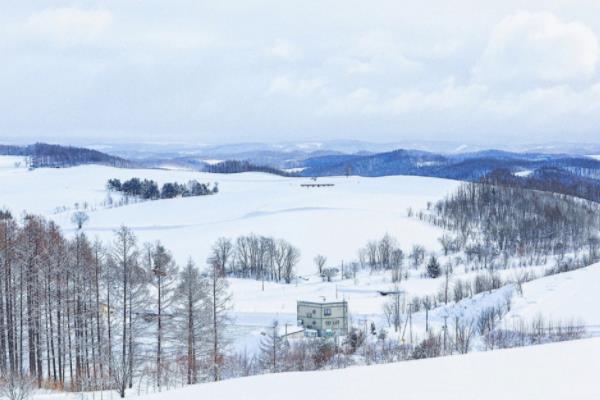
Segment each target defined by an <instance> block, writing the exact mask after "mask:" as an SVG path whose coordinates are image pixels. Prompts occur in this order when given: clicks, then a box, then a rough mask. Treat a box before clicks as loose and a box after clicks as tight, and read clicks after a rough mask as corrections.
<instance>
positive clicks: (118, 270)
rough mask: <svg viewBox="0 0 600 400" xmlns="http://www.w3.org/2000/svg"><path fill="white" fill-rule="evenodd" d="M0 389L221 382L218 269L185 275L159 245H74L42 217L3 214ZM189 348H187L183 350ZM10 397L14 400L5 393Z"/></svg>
mask: <svg viewBox="0 0 600 400" xmlns="http://www.w3.org/2000/svg"><path fill="white" fill-rule="evenodd" d="M0 216H1V218H0V266H1V268H0V377H1V378H2V379H1V380H0V389H1V390H6V391H10V394H7V396H8V397H10V398H14V399H16V400H23V399H22V398H19V396H20V395H19V394H17V391H19V392H20V393H25V392H26V391H27V390H26V389H27V387H26V386H25V385H24V383H27V382H33V385H34V386H35V387H38V388H39V387H49V388H53V389H59V390H72V391H88V390H115V391H116V392H118V394H119V395H120V396H121V397H124V396H125V395H126V393H127V391H128V390H130V389H133V387H134V384H135V381H136V379H137V380H140V379H142V378H144V379H145V380H146V381H150V382H152V383H153V385H155V388H157V389H160V388H162V387H165V388H167V387H169V386H172V385H173V384H174V383H173V382H175V381H178V382H181V383H182V384H183V383H195V382H199V381H202V380H208V379H210V380H217V379H219V376H220V375H221V368H223V365H224V360H225V357H226V353H227V340H226V335H225V325H226V324H227V318H228V310H229V294H228V289H227V283H226V281H225V278H224V277H223V275H222V274H221V273H220V272H219V267H218V264H217V263H211V264H210V265H209V268H208V269H207V271H206V272H204V273H203V272H201V271H200V270H199V269H198V268H197V267H195V265H194V264H193V262H190V263H188V265H187V266H186V267H185V268H184V269H183V270H182V271H181V272H179V271H178V268H177V265H176V264H175V262H174V261H173V257H172V255H171V253H170V252H169V251H168V250H167V249H166V248H165V247H164V246H163V245H162V244H160V243H159V242H157V243H154V244H151V245H143V246H140V245H139V244H138V242H137V239H136V237H135V235H134V234H133V232H132V231H131V230H130V229H128V228H126V227H121V228H119V229H118V230H117V231H116V232H115V235H114V239H113V241H112V243H109V244H103V243H100V242H91V241H90V240H89V239H88V237H87V236H86V235H85V233H84V232H83V231H82V230H78V231H77V232H76V233H75V235H74V236H73V237H72V238H70V239H69V238H66V237H65V236H64V235H63V234H62V233H61V231H60V230H59V228H58V227H57V226H56V225H55V224H54V223H53V222H49V221H46V220H44V219H43V218H41V217H37V216H31V215H28V216H26V217H24V218H23V220H22V221H16V220H15V219H14V218H12V216H11V215H10V213H7V212H2V213H1V214H0ZM182 338H185V340H181V339H182ZM6 393H8V392H6Z"/></svg>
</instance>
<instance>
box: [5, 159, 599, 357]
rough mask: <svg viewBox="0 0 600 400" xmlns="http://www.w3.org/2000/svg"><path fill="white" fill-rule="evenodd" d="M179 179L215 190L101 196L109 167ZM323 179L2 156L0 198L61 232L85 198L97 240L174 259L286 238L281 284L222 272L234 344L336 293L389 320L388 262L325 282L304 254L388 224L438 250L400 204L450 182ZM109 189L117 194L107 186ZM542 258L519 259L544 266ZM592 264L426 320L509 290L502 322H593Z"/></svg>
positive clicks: (437, 194) (347, 256)
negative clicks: (224, 245)
mask: <svg viewBox="0 0 600 400" xmlns="http://www.w3.org/2000/svg"><path fill="white" fill-rule="evenodd" d="M134 176H137V177H140V178H148V179H154V180H156V181H158V182H159V183H164V182H167V181H177V182H186V181H188V180H190V179H197V180H199V181H201V182H211V183H212V182H218V183H219V187H220V193H219V194H217V195H215V196H204V197H195V198H185V199H173V200H158V201H148V202H141V203H134V204H129V205H126V206H121V207H112V208H111V207H107V205H106V198H107V195H108V193H107V191H106V190H105V184H106V181H107V180H108V179H110V178H119V179H121V180H124V179H129V178H131V177H134ZM319 181H320V182H327V183H333V184H334V186H333V187H322V188H304V187H301V186H300V184H301V183H304V182H310V180H306V179H303V178H284V177H278V176H273V175H268V174H261V173H243V174H232V175H220V174H207V173H199V172H194V171H186V170H158V169H154V170H153V169H138V170H134V169H117V168H110V167H102V166H93V165H90V166H82V167H76V168H66V169H38V170H34V171H29V170H28V169H27V168H26V166H25V163H24V160H23V159H22V158H19V157H0V207H8V208H9V209H10V210H11V211H12V212H13V214H14V215H16V216H19V215H20V214H21V213H22V212H24V211H28V212H31V213H37V214H42V215H45V216H47V217H49V218H52V219H54V220H56V221H57V222H58V223H59V224H60V225H61V226H62V227H63V229H64V230H65V231H66V232H67V233H72V232H73V224H72V223H71V221H70V217H71V214H72V212H73V211H74V210H75V207H76V205H75V204H76V203H77V207H79V208H81V207H83V205H84V204H87V209H88V213H89V215H90V222H89V223H88V224H87V225H86V227H85V231H86V232H87V233H88V235H90V236H92V237H93V236H98V237H100V238H101V239H103V240H105V241H109V240H111V239H112V235H113V230H114V229H116V228H118V227H119V226H120V225H121V224H125V225H127V226H129V227H131V228H133V229H134V231H135V233H136V234H137V236H138V238H139V241H140V242H144V241H154V240H161V241H162V242H163V243H164V244H165V245H166V246H167V247H168V248H169V249H171V250H172V251H173V254H174V256H175V257H176V259H177V261H178V262H179V263H180V264H182V263H184V262H185V261H186V260H187V258H188V257H189V256H191V257H193V258H194V259H195V260H196V262H197V264H199V265H201V266H202V265H203V263H204V261H205V259H206V257H207V255H208V252H209V249H210V247H211V245H212V244H213V243H214V241H215V240H216V239H217V238H218V237H220V236H226V237H230V238H235V237H236V236H238V235H245V234H249V233H256V234H261V235H270V236H275V237H279V238H284V239H286V240H288V241H289V242H291V243H292V244H294V245H295V246H297V247H298V248H299V249H300V251H301V255H302V257H301V262H300V264H299V268H298V270H299V273H300V275H301V276H302V277H301V278H300V279H298V280H297V282H293V283H292V284H290V285H286V284H277V283H271V282H266V283H265V289H264V291H263V290H262V284H261V282H259V281H255V280H242V279H230V287H231V292H232V295H233V310H232V316H233V317H234V319H235V329H232V334H233V335H234V339H235V340H234V345H235V347H236V348H237V349H238V350H240V351H243V350H248V351H252V350H254V349H256V348H257V346H258V342H259V341H260V338H261V335H260V333H261V331H263V330H264V327H265V326H267V325H269V324H270V323H271V322H272V321H273V320H275V319H277V320H278V321H279V323H280V324H281V325H285V324H286V323H287V324H290V325H293V324H295V323H296V301H297V300H300V299H314V298H321V297H325V298H327V299H328V300H333V299H338V300H339V299H345V300H347V301H348V302H349V308H350V313H351V316H352V317H353V318H354V319H355V321H358V320H368V321H369V322H370V321H373V322H375V324H376V325H377V328H378V329H381V328H386V329H388V331H389V330H390V329H389V328H388V327H387V323H386V321H385V319H384V316H383V312H382V309H383V305H384V304H385V303H386V302H387V301H389V300H390V299H389V298H387V297H383V296H381V295H380V293H379V291H381V290H383V291H385V290H390V289H392V288H393V284H392V282H391V276H390V274H389V273H374V274H369V273H368V272H366V271H362V272H359V273H358V274H357V276H356V278H355V279H344V280H340V277H339V276H337V277H335V278H334V282H322V281H321V280H320V279H319V278H318V277H317V276H315V267H314V264H313V261H312V260H313V258H314V256H315V255H317V254H324V255H326V256H327V257H328V264H329V265H337V266H339V265H340V263H341V262H342V261H345V262H346V265H347V262H349V261H352V260H356V258H357V250H358V249H359V248H360V247H363V246H364V245H365V243H366V242H367V241H368V240H372V239H378V238H381V237H382V236H383V235H384V234H385V233H386V232H387V233H390V234H391V235H393V236H394V237H396V238H397V239H398V240H399V243H400V245H401V247H402V248H403V249H404V250H405V251H408V250H409V249H410V247H411V246H412V245H413V244H421V245H424V246H425V247H426V248H427V250H428V251H437V250H439V243H438V240H437V239H438V238H439V237H440V236H441V234H442V231H441V230H440V229H438V228H436V227H434V226H431V225H430V224H427V223H424V222H421V221H419V220H418V219H416V218H414V217H412V218H409V217H407V209H408V208H409V207H410V208H412V209H413V210H415V211H419V210H423V209H425V208H426V206H427V203H428V202H435V201H437V200H439V199H441V198H442V197H443V196H444V195H446V194H447V193H449V192H451V191H452V190H454V189H455V188H456V187H457V186H458V185H459V183H458V182H455V181H449V180H442V179H432V178H422V177H406V176H396V177H384V178H359V177H350V178H346V177H332V178H322V179H320V180H319ZM111 196H113V197H114V198H115V199H117V198H118V195H115V194H112V195H111ZM545 268H546V266H545V265H540V266H531V267H528V268H527V270H529V271H532V272H535V273H536V274H537V276H542V275H543V271H544V269H545ZM524 270H525V269H523V268H519V269H512V268H508V269H504V270H499V271H498V274H499V275H500V276H501V277H502V279H503V280H509V279H511V278H514V277H515V276H516V274H517V273H520V272H522V271H524ZM477 273H478V272H467V271H464V270H463V268H462V267H459V268H457V269H456V270H455V272H454V275H453V277H452V279H458V278H460V279H467V280H471V279H472V278H474V276H475V275H476V274H477ZM409 274H410V279H408V280H404V281H403V282H402V284H401V286H400V289H401V290H402V291H403V292H404V293H405V296H404V297H403V300H402V301H403V302H405V301H406V302H410V301H411V299H412V298H413V297H414V296H423V295H430V296H431V295H435V294H436V293H438V292H439V290H440V288H441V286H442V284H443V281H444V278H443V277H440V278H437V279H430V278H424V277H422V276H421V274H422V270H421V271H414V270H409ZM599 285H600V266H599V265H596V266H592V267H588V268H586V269H584V270H580V271H574V272H571V273H567V274H561V275H557V276H551V277H546V278H542V279H539V280H535V281H532V282H529V283H526V284H525V285H524V286H523V296H522V297H520V296H518V295H517V294H516V293H515V288H514V287H511V286H507V287H504V288H502V289H500V290H498V291H495V292H493V293H491V294H490V293H483V294H480V295H477V296H474V297H473V298H471V299H465V300H463V301H462V302H460V303H459V304H456V305H454V304H450V305H449V306H447V307H440V308H439V309H437V310H433V311H432V312H431V313H430V315H429V324H430V326H434V327H438V328H439V327H440V326H441V323H442V320H443V318H444V317H445V316H447V317H448V316H449V317H452V316H454V315H460V316H471V317H476V316H477V315H478V313H479V312H480V311H481V310H482V309H484V308H486V307H489V306H493V305H497V304H502V303H503V302H505V301H506V296H507V294H508V293H513V305H512V311H511V312H510V313H509V314H508V315H507V316H505V318H504V321H505V322H507V321H513V320H515V319H518V318H521V319H523V320H530V319H532V318H534V317H536V316H537V315H539V314H542V315H544V317H546V319H561V320H565V321H566V320H582V321H584V322H585V323H586V325H600V317H599V315H600V313H597V312H596V307H595V305H596V304H600V286H599ZM412 320H413V321H412V322H413V329H414V332H415V335H416V336H417V335H421V337H422V332H423V331H424V327H425V315H424V312H420V313H415V314H414V315H413V318H412Z"/></svg>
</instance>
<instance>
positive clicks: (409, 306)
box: [408, 303, 413, 346]
mask: <svg viewBox="0 0 600 400" xmlns="http://www.w3.org/2000/svg"><path fill="white" fill-rule="evenodd" d="M408 321H409V332H410V344H411V346H412V344H413V333H412V303H408Z"/></svg>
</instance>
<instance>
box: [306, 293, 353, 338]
mask: <svg viewBox="0 0 600 400" xmlns="http://www.w3.org/2000/svg"><path fill="white" fill-rule="evenodd" d="M297 318H298V322H299V323H300V321H302V324H303V326H304V327H305V328H306V329H315V330H317V331H319V336H323V335H324V334H325V333H326V331H327V330H328V329H329V330H332V331H337V333H340V334H346V333H347V332H348V303H346V302H331V303H316V302H306V301H299V302H298V308H297Z"/></svg>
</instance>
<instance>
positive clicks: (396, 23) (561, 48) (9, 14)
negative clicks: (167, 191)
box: [0, 0, 600, 143]
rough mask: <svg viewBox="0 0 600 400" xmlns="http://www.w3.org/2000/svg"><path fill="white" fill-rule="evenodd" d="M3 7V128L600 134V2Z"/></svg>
mask: <svg viewBox="0 0 600 400" xmlns="http://www.w3.org/2000/svg"><path fill="white" fill-rule="evenodd" d="M0 4H1V6H0V9H1V12H0V55H1V58H0V137H5V138H26V139H30V138H31V139H38V140H52V139H55V138H63V139H69V138H74V139H82V138H92V139H104V140H112V139H127V140H132V141H150V140H161V141H164V140H177V141H190V142H194V143H224V142H241V141H290V140H319V139H341V138H345V139H362V140H370V141H396V140H407V139H410V140H414V139H422V140H452V141H464V142H477V143H486V142H490V143H501V142H506V141H512V142H544V141H550V140H562V141H571V142H576V141H579V142H583V141H588V142H600V129H599V128H600V65H599V64H600V45H599V38H600V4H598V0H570V1H566V0H565V1H552V0H544V1H539V0H533V1H527V2H526V1H522V0H521V1H512V0H502V1H500V0H495V1H484V0H473V1H470V0H453V1H449V0H443V1H421V2H417V1H399V0H390V1H386V0H369V1H365V0H361V1H353V0H339V1H337V0H336V1H328V0H319V1H308V0H304V1H291V0H285V1H283V0H262V1H260V0H256V1H255V0H239V1H226V0H215V1H203V0H190V1H178V0H169V1H165V0H160V1H151V0H144V1H129V0H115V1H96V2H92V1H69V2H52V1H43V2H42V1H23V0H20V1H10V0H0Z"/></svg>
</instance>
